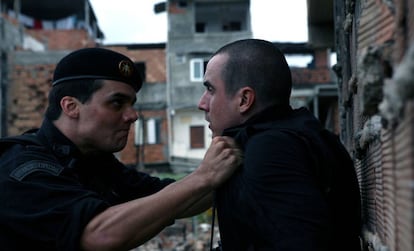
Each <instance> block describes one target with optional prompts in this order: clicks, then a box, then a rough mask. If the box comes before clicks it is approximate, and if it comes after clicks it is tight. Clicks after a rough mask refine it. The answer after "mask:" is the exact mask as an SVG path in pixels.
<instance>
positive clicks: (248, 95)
mask: <svg viewBox="0 0 414 251" xmlns="http://www.w3.org/2000/svg"><path fill="white" fill-rule="evenodd" d="M239 95H240V105H239V110H240V113H245V112H247V111H249V109H251V108H252V106H253V104H254V100H255V98H256V93H255V92H254V90H253V89H252V88H251V87H248V86H246V87H243V88H241V89H240V90H239Z"/></svg>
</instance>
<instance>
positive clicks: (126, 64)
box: [118, 60, 134, 77]
mask: <svg viewBox="0 0 414 251" xmlns="http://www.w3.org/2000/svg"><path fill="white" fill-rule="evenodd" d="M118 69H119V72H120V73H121V75H122V76H124V77H129V76H131V75H132V72H133V70H134V67H133V65H132V63H131V62H130V61H128V60H122V61H121V62H119V65H118Z"/></svg>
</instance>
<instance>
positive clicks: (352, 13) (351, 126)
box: [335, 0, 414, 251]
mask: <svg viewBox="0 0 414 251" xmlns="http://www.w3.org/2000/svg"><path fill="white" fill-rule="evenodd" d="M335 6H336V7H335V8H336V10H337V11H336V13H337V16H336V17H335V20H336V34H337V48H338V51H337V52H338V69H341V70H340V71H339V74H338V75H339V81H340V83H339V84H340V86H341V87H342V88H340V91H341V95H340V97H341V100H340V105H341V106H342V107H341V108H342V109H341V121H342V122H341V125H342V126H343V128H342V134H341V136H342V138H343V140H344V142H346V143H347V144H346V145H347V147H348V150H349V151H350V152H351V154H352V155H353V157H354V159H355V163H356V169H357V173H358V179H359V182H360V186H361V195H362V206H363V209H362V210H363V211H362V213H363V222H364V228H363V231H362V233H363V239H364V250H370V251H371V250H375V251H379V250H391V251H393V250H396V251H397V250H400V251H405V250H414V238H413V236H414V229H413V228H414V210H413V209H414V191H413V189H412V184H413V182H414V175H413V174H414V170H413V169H414V160H413V158H414V133H413V129H414V123H413V122H414V121H413V119H414V103H413V100H414V95H413V91H412V90H413V89H414V82H413V81H414V80H413V79H414V77H413V73H412V72H413V70H412V69H413V67H414V63H413V60H412V58H413V56H414V45H413V41H414V40H413V34H414V18H413V16H414V15H413V14H414V13H413V11H414V9H413V7H414V3H413V1H409V0H396V1H383V0H366V1H351V2H348V1H347V2H343V1H340V0H336V1H335ZM410 48H412V49H411V50H410ZM407 55H408V57H407Z"/></svg>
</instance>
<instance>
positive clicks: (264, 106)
mask: <svg viewBox="0 0 414 251" xmlns="http://www.w3.org/2000/svg"><path fill="white" fill-rule="evenodd" d="M204 85H205V87H206V91H205V92H204V94H203V96H202V97H201V99H200V102H199V108H200V109H201V110H203V111H205V113H206V119H207V121H208V122H209V123H210V125H209V127H210V129H211V130H212V133H213V136H217V135H222V134H224V135H228V136H231V137H234V138H235V139H236V142H237V143H238V144H239V145H240V147H241V148H242V149H243V150H244V161H243V166H242V168H239V169H237V171H236V173H235V174H234V175H233V176H232V177H231V178H230V179H229V180H228V181H226V182H225V183H224V184H223V185H222V186H220V187H219V189H218V190H217V193H216V195H217V201H216V203H217V213H218V222H219V227H220V236H221V243H222V249H223V250H224V251H232V250H233V251H247V250H252V251H253V250H254V251H268V250H269V251H270V250H271V251H281V250H289V251H293V250H297V251H311V250H312V251H330V250H336V251H339V250H344V251H345V250H347V251H351V250H352V251H357V250H359V238H358V236H359V233H360V223H361V222H360V206H359V203H360V201H359V187H358V181H357V178H356V174H355V170H354V168H353V163H352V160H351V159H350V157H349V155H348V153H347V152H346V150H345V148H344V147H343V146H342V144H341V143H340V141H339V140H338V139H337V137H335V136H334V135H333V134H332V133H330V132H329V131H327V130H325V129H323V128H322V125H321V124H320V122H319V121H318V120H317V119H316V118H315V117H314V116H313V115H312V114H311V113H310V112H309V111H308V110H307V109H305V108H300V109H296V110H294V109H292V108H291V107H290V105H289V99H290V92H291V87H292V81H291V73H290V69H289V66H288V64H287V62H286V60H285V58H284V56H283V54H282V53H281V52H280V51H279V50H278V49H277V48H276V47H275V46H274V45H273V44H272V43H270V42H268V41H263V40H258V39H246V40H240V41H235V42H233V43H230V44H228V45H225V46H224V47H223V48H221V49H219V50H218V51H217V52H216V53H215V54H214V55H213V57H212V58H211V59H210V61H209V62H208V64H207V68H206V73H205V77H204Z"/></svg>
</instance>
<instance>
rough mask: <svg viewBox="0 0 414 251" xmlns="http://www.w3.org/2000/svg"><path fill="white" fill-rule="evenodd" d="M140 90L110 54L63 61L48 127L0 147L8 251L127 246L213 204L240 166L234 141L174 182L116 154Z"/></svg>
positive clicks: (124, 61)
mask: <svg viewBox="0 0 414 251" xmlns="http://www.w3.org/2000/svg"><path fill="white" fill-rule="evenodd" d="M141 85H142V81H141V79H140V77H139V74H138V71H137V69H136V67H135V66H134V64H133V63H132V61H131V60H130V59H129V58H127V57H126V56H124V55H122V54H119V53H117V52H114V51H111V50H106V49H102V48H87V49H81V50H78V51H75V52H72V53H70V54H69V55H67V56H66V57H64V58H63V59H62V60H61V61H60V62H59V63H58V65H57V67H56V69H55V72H54V77H53V86H52V88H51V91H50V93H49V106H48V109H47V111H46V115H45V119H44V121H43V124H42V126H41V128H40V129H39V130H34V131H32V132H31V133H30V134H28V135H26V140H25V142H23V141H22V142H20V143H16V144H9V145H8V146H10V147H7V148H6V147H4V146H5V145H4V144H6V143H3V144H1V145H0V146H1V147H2V155H1V158H0V191H1V193H0V201H1V206H0V245H1V247H0V249H1V250H13V251H14V250H42V251H46V250H71V251H73V250H94V251H96V250H130V249H132V248H134V247H136V246H138V245H140V244H142V243H143V242H145V241H146V240H148V239H150V238H151V237H153V236H155V235H156V234H157V233H158V232H160V231H161V230H162V229H163V228H164V227H166V226H168V225H169V224H172V223H173V222H174V220H175V219H176V218H180V217H187V216H190V215H194V214H196V213H200V212H202V211H203V210H205V209H207V208H208V207H209V206H210V205H211V204H210V203H211V201H212V200H211V198H212V196H211V193H212V191H213V190H214V189H215V188H216V187H217V186H218V185H219V184H221V183H222V182H223V181H224V180H225V179H227V178H228V177H229V176H230V175H231V174H232V172H233V171H234V170H235V169H236V167H237V165H238V163H239V161H240V158H239V156H240V153H239V150H238V149H237V148H236V147H235V145H234V142H233V141H232V140H231V139H230V138H226V137H216V138H214V139H213V141H212V144H211V146H210V148H209V149H208V151H207V152H206V155H205V157H204V159H203V161H202V162H201V164H200V166H199V167H198V168H197V169H196V170H195V171H194V172H193V173H191V174H189V175H188V176H186V177H185V178H183V179H182V180H180V181H177V182H174V181H173V180H170V179H164V180H160V179H158V178H155V177H151V176H149V175H147V174H144V173H139V172H136V171H135V170H132V169H128V168H126V167H125V166H124V165H123V164H122V163H120V162H119V161H118V160H117V159H116V158H115V157H114V155H113V153H114V152H117V151H120V150H121V149H123V148H124V146H125V144H126V142H127V137H128V131H129V129H130V126H131V124H132V123H133V122H134V121H135V120H136V119H137V113H136V111H135V110H134V108H133V105H134V103H135V101H136V92H138V91H139V89H140V88H141Z"/></svg>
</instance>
